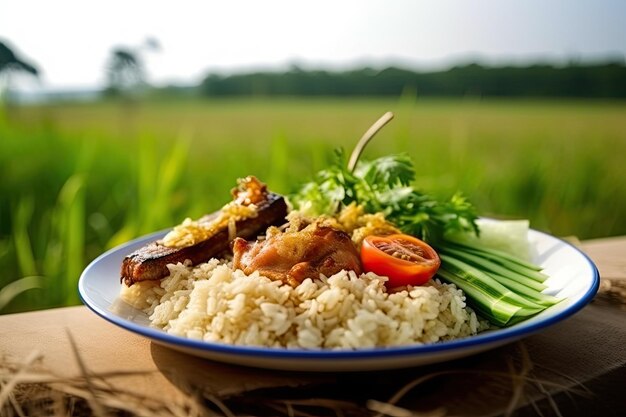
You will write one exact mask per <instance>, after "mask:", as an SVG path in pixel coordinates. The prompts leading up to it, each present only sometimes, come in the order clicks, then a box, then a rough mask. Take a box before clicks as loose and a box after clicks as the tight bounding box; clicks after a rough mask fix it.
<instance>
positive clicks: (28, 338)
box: [0, 237, 626, 416]
mask: <svg viewBox="0 0 626 417" xmlns="http://www.w3.org/2000/svg"><path fill="white" fill-rule="evenodd" d="M580 247H581V249H582V250H583V251H584V252H585V253H587V254H588V255H589V256H590V258H591V259H592V260H593V261H594V262H595V263H596V265H597V267H598V269H599V271H600V276H601V289H600V292H599V294H598V296H597V297H596V299H595V300H594V301H593V302H592V303H591V304H590V305H588V306H587V307H585V308H584V309H583V310H582V311H581V312H579V313H577V314H576V315H574V316H573V317H571V318H569V319H568V320H565V321H564V322H562V323H559V324H557V325H555V326H553V327H551V328H549V329H546V330H545V331H543V332H541V333H540V334H537V335H533V336H530V337H528V338H526V339H524V341H523V342H518V343H514V344H510V345H507V346H505V347H502V348H499V349H496V350H494V351H490V352H488V353H484V354H479V355H475V356H473V357H471V358H469V359H466V360H464V361H462V362H460V361H453V362H452V363H450V364H439V365H431V366H427V367H421V368H413V369H407V370H398V371H386V372H368V373H362V372H360V373H347V374H346V373H342V374H332V373H324V374H315V373H294V372H277V371H265V370H261V369H252V368H244V367H237V366H231V365H226V364H220V363H216V362H211V361H208V360H202V359H198V358H195V357H192V356H187V355H184V354H182V353H179V352H176V351H173V350H170V349H167V348H164V347H161V346H159V345H157V344H154V343H152V342H150V341H149V340H147V339H145V338H143V337H140V336H137V335H135V334H133V333H130V332H128V331H126V330H123V329H121V328H119V327H117V326H115V325H112V324H110V323H108V322H106V321H105V320H102V319H101V318H99V317H98V316H96V315H95V314H94V313H92V312H91V311H89V310H88V309H87V308H86V307H83V306H80V307H69V308H60V309H53V310H46V311H38V312H28V313H20V314H12V315H5V316H0V388H1V390H0V415H4V414H3V410H4V412H5V413H8V414H7V415H11V413H12V414H13V415H19V413H17V412H15V410H16V409H18V408H20V407H22V410H21V411H22V412H23V414H24V415H29V414H30V413H28V412H25V411H24V410H29V407H33V404H34V402H33V398H36V397H37V396H40V397H41V395H42V394H41V392H40V391H41V389H42V388H41V387H45V393H47V394H45V395H48V396H54V395H60V396H61V398H68V397H77V398H82V399H84V402H85V404H87V406H88V407H91V410H94V413H95V412H97V411H100V412H102V414H105V413H104V411H106V410H109V411H110V410H128V411H131V412H132V413H137V414H143V415H157V414H158V415H192V414H194V413H195V414H197V415H203V413H204V414H206V413H208V412H210V411H211V410H213V411H214V412H216V413H217V414H218V415H230V414H236V413H237V412H238V409H239V408H241V410H243V411H240V412H242V413H244V414H248V413H250V411H249V409H250V408H251V407H252V409H254V407H255V406H257V407H259V409H260V408H261V407H262V408H263V410H265V411H267V410H272V411H271V412H270V414H272V415H305V414H306V413H309V415H311V414H313V415H318V413H319V414H322V415H326V414H328V415H335V413H336V410H340V414H343V415H351V413H352V414H354V415H367V414H364V413H370V414H371V415H374V414H375V411H376V412H377V411H381V410H383V411H385V410H386V412H387V413H388V414H389V415H408V414H402V413H405V412H406V411H407V410H406V409H408V408H411V409H414V410H417V409H419V410H420V411H421V412H428V413H430V414H428V415H446V414H453V415H459V414H464V415H500V414H506V413H507V410H508V411H511V410H514V409H516V410H517V411H516V414H515V415H568V414H566V412H571V413H573V415H578V414H579V413H581V412H583V411H585V410H586V412H591V414H589V415H594V412H597V414H598V415H616V416H618V415H626V398H623V397H624V396H623V394H621V395H619V392H621V391H622V390H623V386H624V383H626V317H625V316H624V313H625V311H626V310H625V309H624V306H625V305H626V257H625V256H624V255H625V254H626V237H618V238H608V239H598V240H592V241H586V242H582V243H581V244H580ZM478 371H480V372H478ZM416 381H417V382H416ZM620 381H621V385H620ZM29 384H30V385H31V386H33V387H40V388H39V390H40V391H37V390H35V391H32V390H31V391H29V388H28V387H29ZM411 384H413V385H411ZM416 385H419V386H420V387H421V389H411V387H412V386H416ZM346 387H350V389H346ZM403 387H404V388H406V393H405V394H404V396H402V399H401V400H399V401H395V400H394V398H393V396H394V394H395V393H397V392H398V391H399V390H401V389H402V388H403ZM520 387H521V388H520ZM18 388H20V389H21V390H20V389H18ZM354 390H356V393H352V392H354ZM25 392H26V393H27V394H24V393H25ZM33 392H38V394H34V393H33ZM59 393H60V394H59ZM314 397H315V399H313V398H314ZM322 400H323V402H322ZM29 401H30V402H29ZM311 402H315V404H318V403H319V404H318V405H317V406H316V407H314V408H311V407H312V406H311ZM35 403H36V401H35ZM40 403H41V401H40V402H39V403H37V404H40ZM20 404H21V405H20ZM63 404H65V405H64V406H65V407H68V406H67V401H65V402H64V403H63ZM320 404H321V405H320ZM392 404H393V405H392ZM3 407H4V408H3ZM385 407H386V408H385ZM412 407H415V408H412ZM71 410H74V411H75V410H76V408H74V409H71ZM71 410H70V411H71ZM199 410H200V411H199ZM207 410H208V411H207ZM31 411H32V409H31ZM201 411H202V412H201ZM65 413H66V414H67V413H69V412H68V411H67V409H66V410H65ZM302 413H305V414H302ZM551 413H552V414H551Z"/></svg>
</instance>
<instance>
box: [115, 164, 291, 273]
mask: <svg viewBox="0 0 626 417" xmlns="http://www.w3.org/2000/svg"><path fill="white" fill-rule="evenodd" d="M232 194H233V198H234V199H233V201H231V202H230V203H228V204H226V205H225V206H224V207H223V208H222V209H221V210H219V211H218V212H216V213H213V214H210V215H206V216H204V217H202V218H201V219H199V220H197V221H192V220H190V219H187V220H185V221H184V222H183V223H182V224H181V225H179V226H177V227H175V228H174V229H173V230H172V231H171V232H170V233H168V234H167V235H166V236H165V237H164V238H163V239H161V240H157V241H155V242H152V243H150V244H148V245H146V246H144V247H142V248H141V249H139V250H137V251H135V252H133V253H131V254H129V255H128V256H126V257H125V258H124V261H123V263H122V267H121V280H122V281H123V282H124V283H125V284H126V285H133V284H134V283H137V282H140V281H146V280H158V279H161V278H164V277H166V276H167V275H168V274H169V270H168V268H167V265H169V264H176V263H179V262H185V261H190V262H191V264H193V265H196V264H199V263H201V262H206V261H208V260H209V259H211V258H213V257H214V256H218V255H220V254H221V253H222V252H224V251H226V250H228V249H229V243H230V242H232V240H233V239H234V238H235V237H242V238H246V239H250V238H254V237H256V236H257V235H258V234H262V233H265V229H267V228H268V227H269V226H272V225H275V224H279V223H282V222H284V219H285V216H286V214H287V205H286V203H285V199H284V198H283V197H282V196H280V195H277V194H274V193H271V192H268V190H267V187H266V186H265V185H264V184H262V183H261V182H260V181H259V180H258V179H256V178H255V177H252V176H250V177H247V178H244V179H242V180H240V181H239V184H238V187H237V188H235V189H234V190H233V192H232Z"/></svg>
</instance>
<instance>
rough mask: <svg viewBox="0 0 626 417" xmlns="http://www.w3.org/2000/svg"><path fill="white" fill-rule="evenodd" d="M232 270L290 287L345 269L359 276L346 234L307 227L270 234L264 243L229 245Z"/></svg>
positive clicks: (238, 240) (358, 264)
mask: <svg viewBox="0 0 626 417" xmlns="http://www.w3.org/2000/svg"><path fill="white" fill-rule="evenodd" d="M233 255H234V257H233V267H234V268H236V269H241V270H242V271H243V272H244V273H245V274H251V273H252V272H254V271H259V273H260V274H261V275H263V276H266V277H268V278H270V279H273V280H281V281H283V282H285V283H288V284H290V285H292V286H294V287H295V286H297V285H299V284H300V283H301V282H302V281H303V280H304V279H306V278H318V277H319V275H320V274H324V275H325V276H327V277H329V276H331V275H333V274H336V273H337V272H339V271H341V270H343V269H345V270H352V271H355V272H356V273H357V274H360V273H361V262H360V258H359V254H358V252H357V250H356V247H355V246H354V244H353V243H352V241H351V240H350V236H348V234H347V233H345V232H342V231H340V230H336V229H333V228H331V227H326V226H319V225H317V224H311V225H309V226H307V227H306V228H304V229H303V230H301V231H296V232H285V233H279V234H274V235H272V236H270V237H268V238H267V239H266V240H261V241H256V242H247V241H246V240H245V239H242V238H236V239H235V240H234V242H233Z"/></svg>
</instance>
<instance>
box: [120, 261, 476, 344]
mask: <svg viewBox="0 0 626 417" xmlns="http://www.w3.org/2000/svg"><path fill="white" fill-rule="evenodd" d="M168 268H169V269H170V276H169V277H167V278H165V279H163V280H162V281H161V282H160V284H156V285H155V284H153V283H150V282H148V283H145V282H144V283H138V284H135V285H133V286H132V287H126V286H125V285H122V291H121V298H122V299H123V300H124V301H126V302H127V303H130V304H132V305H134V306H135V307H137V308H140V309H142V310H143V311H145V312H146V313H147V314H148V315H149V316H150V321H151V324H152V325H153V326H155V327H158V328H161V329H163V330H165V331H166V332H168V333H171V334H174V335H179V336H183V337H188V338H193V339H200V340H205V341H210V342H221V343H229V344H237V345H248V346H268V347H286V348H304V349H316V348H328V349H355V348H364V347H381V346H398V345H408V344H423V343H433V342H437V341H441V340H450V339H454V338H459V337H465V336H470V335H473V334H476V333H477V332H478V331H479V330H480V327H481V324H480V323H479V321H478V320H477V317H476V314H475V313H474V312H473V311H472V310H471V309H469V308H467V307H466V305H465V296H464V294H463V292H462V291H461V290H459V289H457V288H456V287H455V286H454V285H451V284H445V283H441V282H439V281H437V280H432V281H431V282H430V283H429V284H427V285H425V286H421V287H407V288H406V289H403V290H400V291H396V292H393V293H389V292H388V291H387V290H386V288H385V285H384V284H385V281H386V279H387V278H385V277H380V276H377V275H375V274H372V273H368V274H363V275H361V276H357V275H356V274H355V273H354V272H346V271H342V272H339V273H337V274H335V275H333V276H331V277H320V279H319V280H311V279H306V280H305V281H304V282H302V284H300V285H299V286H298V287H296V288H294V287H291V286H290V285H286V284H283V283H282V282H280V281H272V280H270V279H268V278H265V277H262V276H259V275H258V274H257V273H254V274H252V275H249V276H246V275H245V274H244V273H243V272H241V271H238V270H237V271H233V270H232V269H231V267H230V265H229V263H228V262H227V261H220V260H217V259H212V260H211V261H209V262H207V263H205V264H201V265H199V266H196V267H191V266H189V265H183V264H177V265H169V266H168Z"/></svg>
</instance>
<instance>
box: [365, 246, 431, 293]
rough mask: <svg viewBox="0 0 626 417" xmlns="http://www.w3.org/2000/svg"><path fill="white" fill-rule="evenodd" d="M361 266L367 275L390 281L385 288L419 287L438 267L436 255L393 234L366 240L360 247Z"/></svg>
mask: <svg viewBox="0 0 626 417" xmlns="http://www.w3.org/2000/svg"><path fill="white" fill-rule="evenodd" d="M361 263H362V264H363V269H364V270H365V271H366V272H373V273H375V274H377V275H384V276H387V277H389V281H387V287H390V288H391V287H399V286H403V285H414V286H416V285H422V284H424V283H426V282H427V281H428V280H429V279H431V278H432V277H433V276H434V275H435V273H436V272H437V270H438V269H439V265H441V260H440V259H439V255H437V252H435V250H434V249H433V248H432V247H430V246H429V245H428V244H427V243H426V242H423V241H421V240H419V239H417V238H415V237H413V236H410V235H404V234H395V235H389V236H368V237H366V238H365V240H363V245H361Z"/></svg>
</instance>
